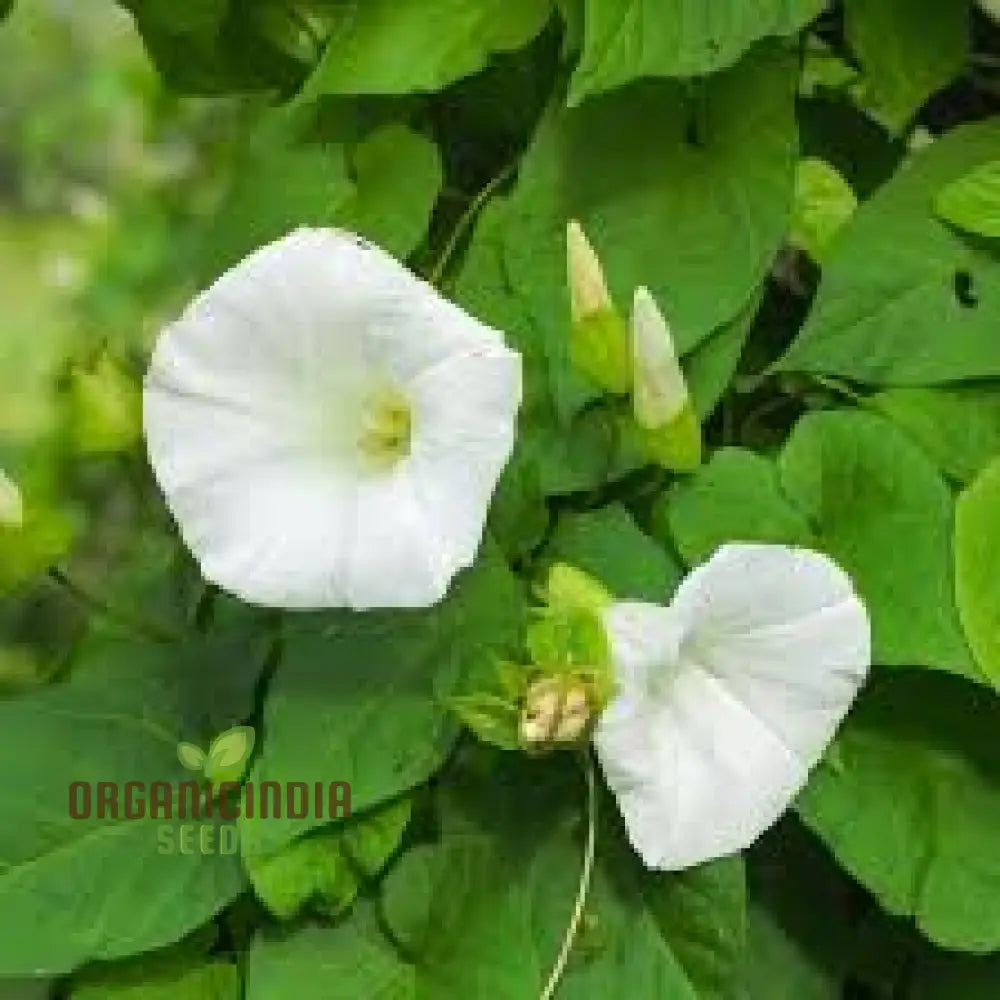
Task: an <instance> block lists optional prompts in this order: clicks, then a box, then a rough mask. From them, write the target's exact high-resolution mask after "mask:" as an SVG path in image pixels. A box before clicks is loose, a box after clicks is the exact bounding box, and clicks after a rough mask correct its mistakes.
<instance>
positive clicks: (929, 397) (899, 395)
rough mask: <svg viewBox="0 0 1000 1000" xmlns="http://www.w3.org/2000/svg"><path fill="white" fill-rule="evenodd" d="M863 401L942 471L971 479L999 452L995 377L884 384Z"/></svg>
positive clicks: (999, 398) (998, 389)
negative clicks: (973, 380)
mask: <svg viewBox="0 0 1000 1000" xmlns="http://www.w3.org/2000/svg"><path fill="white" fill-rule="evenodd" d="M865 405H866V406H870V407H871V408H872V409H874V410H876V411H878V412H879V413H882V414H884V415H885V416H887V417H888V418H889V419H890V420H892V421H893V423H895V424H897V425H898V426H899V427H901V428H902V429H903V430H904V431H906V433H907V434H909V435H910V437H912V438H913V440H914V441H916V442H917V444H919V445H920V446H921V447H922V448H923V449H924V451H925V452H926V453H927V454H928V455H929V456H930V458H931V459H932V460H933V461H934V463H935V464H936V465H937V467H938V468H939V469H940V470H941V471H942V472H943V473H944V474H945V475H946V476H949V477H950V478H952V479H955V480H957V481H958V482H960V483H968V482H971V480H973V479H974V478H975V476H976V474H977V473H978V472H979V471H980V470H981V469H982V468H983V467H984V466H985V465H986V464H987V463H988V462H989V461H990V459H991V458H993V456H994V455H1000V386H998V385H997V384H996V383H982V384H978V383H973V384H971V385H956V386H947V387H942V388H926V389H924V388H917V387H901V388H896V389H886V390H885V391H883V392H879V393H876V394H875V395H874V396H870V397H869V398H868V399H866V400H865Z"/></svg>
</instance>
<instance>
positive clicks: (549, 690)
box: [450, 564, 614, 754]
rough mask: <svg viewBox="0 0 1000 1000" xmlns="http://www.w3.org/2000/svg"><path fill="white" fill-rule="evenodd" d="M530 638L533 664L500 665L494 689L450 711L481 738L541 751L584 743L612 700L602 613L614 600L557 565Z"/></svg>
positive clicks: (457, 702) (454, 703) (463, 699)
mask: <svg viewBox="0 0 1000 1000" xmlns="http://www.w3.org/2000/svg"><path fill="white" fill-rule="evenodd" d="M539 597H540V599H541V600H542V601H543V602H544V603H543V604H541V605H540V606H539V607H537V608H536V609H535V612H534V616H533V620H532V621H531V623H530V624H529V625H528V628H527V631H526V634H525V649H526V652H527V659H528V662H527V663H513V662H508V661H501V662H498V663H497V664H496V665H495V685H494V687H493V689H492V690H488V691H476V692H472V693H470V694H467V695H462V696H459V697H456V698H452V699H451V701H450V705H451V708H452V710H453V711H454V712H455V713H456V714H457V715H458V717H459V718H460V719H461V720H462V722H463V723H464V724H465V725H466V726H468V728H469V729H471V730H472V731H473V732H474V733H475V734H476V735H477V736H478V737H479V738H480V739H481V740H483V741H484V742H486V743H490V744H492V745H494V746H498V747H501V748H502V749H507V750H523V751H525V752H527V753H532V754H535V753H541V752H545V751H547V750H552V749H556V748H559V747H566V746H573V745H577V744H579V743H581V742H584V741H586V740H587V739H588V738H589V736H590V732H591V730H592V729H593V724H594V722H595V721H596V720H597V718H598V717H599V716H600V713H601V712H602V711H603V710H604V708H605V706H606V705H607V704H608V702H609V701H610V700H611V698H612V696H613V694H614V677H613V670H612V663H611V649H610V646H609V643H608V639H607V635H606V633H605V630H604V625H603V623H602V621H601V614H602V612H603V610H604V608H605V607H607V605H608V604H609V603H610V602H611V601H612V600H613V598H612V597H611V595H610V594H608V593H607V591H606V590H605V589H604V588H603V587H602V586H601V585H600V583H598V582H597V581H596V580H594V579H592V578H591V577H589V576H587V574H586V573H583V572H581V571H580V570H577V569H575V568H573V567H571V566H566V565H563V564H557V565H555V566H553V567H552V569H551V570H550V572H549V576H548V578H547V580H546V583H545V586H544V587H542V588H540V590H539Z"/></svg>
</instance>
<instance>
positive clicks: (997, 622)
mask: <svg viewBox="0 0 1000 1000" xmlns="http://www.w3.org/2000/svg"><path fill="white" fill-rule="evenodd" d="M955 571H956V588H957V593H958V612H959V616H960V617H961V620H962V626H963V628H964V629H965V635H966V637H967V639H968V640H969V645H970V646H971V647H972V652H973V653H974V654H975V657H976V660H977V661H978V662H979V666H980V667H981V668H982V670H983V673H984V674H986V676H987V677H989V678H990V680H991V681H993V683H994V684H995V685H996V686H997V687H998V688H1000V459H997V460H996V461H994V462H993V463H992V464H990V465H989V466H987V467H986V469H984V470H983V472H982V473H981V474H980V476H979V477H978V478H977V479H976V480H975V482H973V484H972V485H971V486H970V487H969V488H968V489H967V490H966V491H965V492H964V493H963V494H962V495H961V496H960V497H959V499H958V504H957V507H956V511H955Z"/></svg>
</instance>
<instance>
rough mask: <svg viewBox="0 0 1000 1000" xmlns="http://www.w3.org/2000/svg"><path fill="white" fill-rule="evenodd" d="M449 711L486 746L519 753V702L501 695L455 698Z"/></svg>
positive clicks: (483, 693) (485, 694)
mask: <svg viewBox="0 0 1000 1000" xmlns="http://www.w3.org/2000/svg"><path fill="white" fill-rule="evenodd" d="M448 707H449V708H450V709H451V710H452V711H453V712H454V713H455V715H457V716H458V718H459V719H460V720H461V722H462V723H463V724H464V725H465V726H466V727H467V728H468V729H470V730H471V731H472V732H473V733H474V734H475V735H476V737H478V738H479V739H480V740H482V742H483V743H488V744H490V745H491V746H495V747H499V748H500V749H501V750H518V749H519V748H520V745H521V741H520V736H519V732H518V723H519V721H520V716H521V713H520V709H519V707H518V705H517V703H516V702H513V701H509V700H508V699H506V698H504V697H503V696H501V695H497V694H488V693H487V692H476V693H475V694H466V695H455V696H454V697H452V698H449V699H448Z"/></svg>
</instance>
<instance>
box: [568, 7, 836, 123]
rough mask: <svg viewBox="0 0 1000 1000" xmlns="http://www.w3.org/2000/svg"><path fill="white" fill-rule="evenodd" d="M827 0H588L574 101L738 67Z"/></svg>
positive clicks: (808, 17)
mask: <svg viewBox="0 0 1000 1000" xmlns="http://www.w3.org/2000/svg"><path fill="white" fill-rule="evenodd" d="M823 6H824V2H823V0H762V2H760V3H756V4H745V3H741V2H740V0H721V2H717V3H715V4H713V5H712V6H711V8H707V7H704V6H703V5H702V4H700V3H699V2H698V0H586V15H585V29H584V44H583V53H582V55H581V57H580V64H579V65H578V66H577V68H576V72H575V73H574V74H573V79H572V82H571V84H570V98H569V99H570V103H571V104H579V103H580V101H582V100H583V99H584V98H585V97H587V96H589V95H593V94H599V93H601V92H603V91H606V90H611V89H613V88H614V87H620V86H622V85H623V84H626V83H631V82H632V81H633V80H636V79H638V78H640V77H650V76H701V75H703V74H708V73H714V72H715V71H716V70H719V69H723V68H725V67H727V66H731V65H732V64H733V63H735V62H736V61H737V60H738V59H739V58H740V57H741V56H742V55H743V53H744V52H746V50H747V49H749V48H750V47H751V45H753V43H754V42H757V41H759V40H760V39H762V38H767V37H768V36H772V35H791V34H794V33H795V32H797V31H798V30H799V29H800V28H801V27H803V26H804V25H805V24H807V23H808V22H809V21H811V20H812V19H813V18H814V17H815V16H816V15H817V14H818V13H819V12H820V10H821V9H822V8H823Z"/></svg>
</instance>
